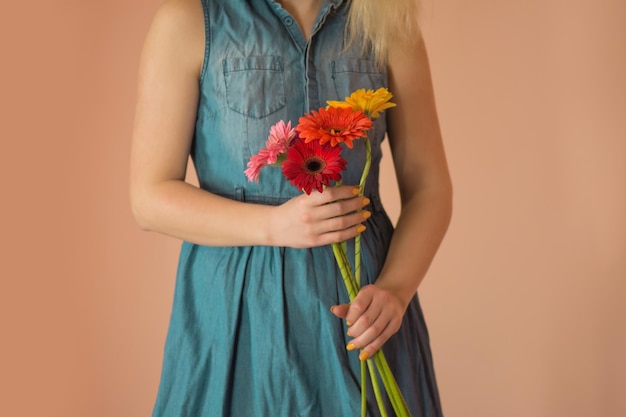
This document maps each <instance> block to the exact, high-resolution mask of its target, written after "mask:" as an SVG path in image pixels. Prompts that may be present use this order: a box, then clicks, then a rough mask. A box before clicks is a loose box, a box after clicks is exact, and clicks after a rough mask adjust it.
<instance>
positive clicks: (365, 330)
mask: <svg viewBox="0 0 626 417" xmlns="http://www.w3.org/2000/svg"><path fill="white" fill-rule="evenodd" d="M392 321H393V314H392V313H391V312H390V311H388V310H387V311H385V310H381V311H380V312H379V314H378V315H377V316H376V317H375V318H374V319H371V318H368V316H367V315H363V316H361V318H360V319H359V320H358V321H357V322H356V323H354V325H352V326H351V327H350V328H348V332H347V334H348V336H350V337H352V338H353V339H352V340H351V341H350V343H352V345H354V346H355V347H357V348H362V347H365V346H367V345H368V344H370V343H372V342H373V341H374V340H375V339H376V338H377V337H378V336H380V335H381V334H382V333H383V332H384V331H385V329H386V328H387V326H388V325H389V323H391V322H392ZM364 323H366V324H364Z"/></svg>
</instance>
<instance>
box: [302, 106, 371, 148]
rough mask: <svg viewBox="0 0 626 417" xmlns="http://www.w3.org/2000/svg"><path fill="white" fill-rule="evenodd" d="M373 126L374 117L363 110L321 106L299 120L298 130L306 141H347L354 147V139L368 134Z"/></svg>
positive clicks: (336, 142) (332, 142)
mask: <svg viewBox="0 0 626 417" xmlns="http://www.w3.org/2000/svg"><path fill="white" fill-rule="evenodd" d="M371 128H372V119H370V118H369V117H367V116H366V115H365V114H364V113H363V112H362V111H361V110H357V111H354V110H353V109H351V108H336V107H329V108H328V109H325V108H323V107H320V109H319V110H318V111H315V110H313V111H311V113H310V114H308V113H307V114H305V115H304V116H302V117H301V118H300V120H299V123H298V126H296V130H297V131H298V132H300V137H301V138H303V139H304V140H305V141H306V142H311V141H314V140H319V142H320V144H322V145H323V144H325V143H327V142H330V145H331V146H337V144H338V143H341V142H343V143H345V144H346V146H347V147H348V148H352V141H353V140H355V139H358V138H364V137H366V136H367V133H365V131H366V130H369V129H371Z"/></svg>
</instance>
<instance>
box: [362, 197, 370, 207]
mask: <svg viewBox="0 0 626 417" xmlns="http://www.w3.org/2000/svg"><path fill="white" fill-rule="evenodd" d="M369 203H370V199H369V198H367V197H363V205H364V206H367V205H368V204H369Z"/></svg>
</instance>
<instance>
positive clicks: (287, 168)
mask: <svg viewBox="0 0 626 417" xmlns="http://www.w3.org/2000/svg"><path fill="white" fill-rule="evenodd" d="M341 151H342V148H341V147H339V146H337V147H332V146H329V145H320V143H319V142H317V141H316V142H311V143H306V142H305V141H303V140H298V141H296V142H295V143H293V144H292V145H291V146H290V147H289V149H288V150H287V160H286V161H285V162H283V175H285V177H286V178H287V179H288V180H289V182H290V183H291V184H292V185H295V186H296V187H298V189H299V190H302V191H304V192H305V193H307V194H311V191H313V189H316V190H317V191H319V192H322V190H323V189H324V186H328V185H330V182H331V181H339V180H340V179H341V172H342V171H343V170H345V169H346V160H345V159H343V158H342V157H341Z"/></svg>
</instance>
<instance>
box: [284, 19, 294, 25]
mask: <svg viewBox="0 0 626 417" xmlns="http://www.w3.org/2000/svg"><path fill="white" fill-rule="evenodd" d="M285 24H286V25H287V26H291V25H293V19H292V18H291V17H286V18H285Z"/></svg>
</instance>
